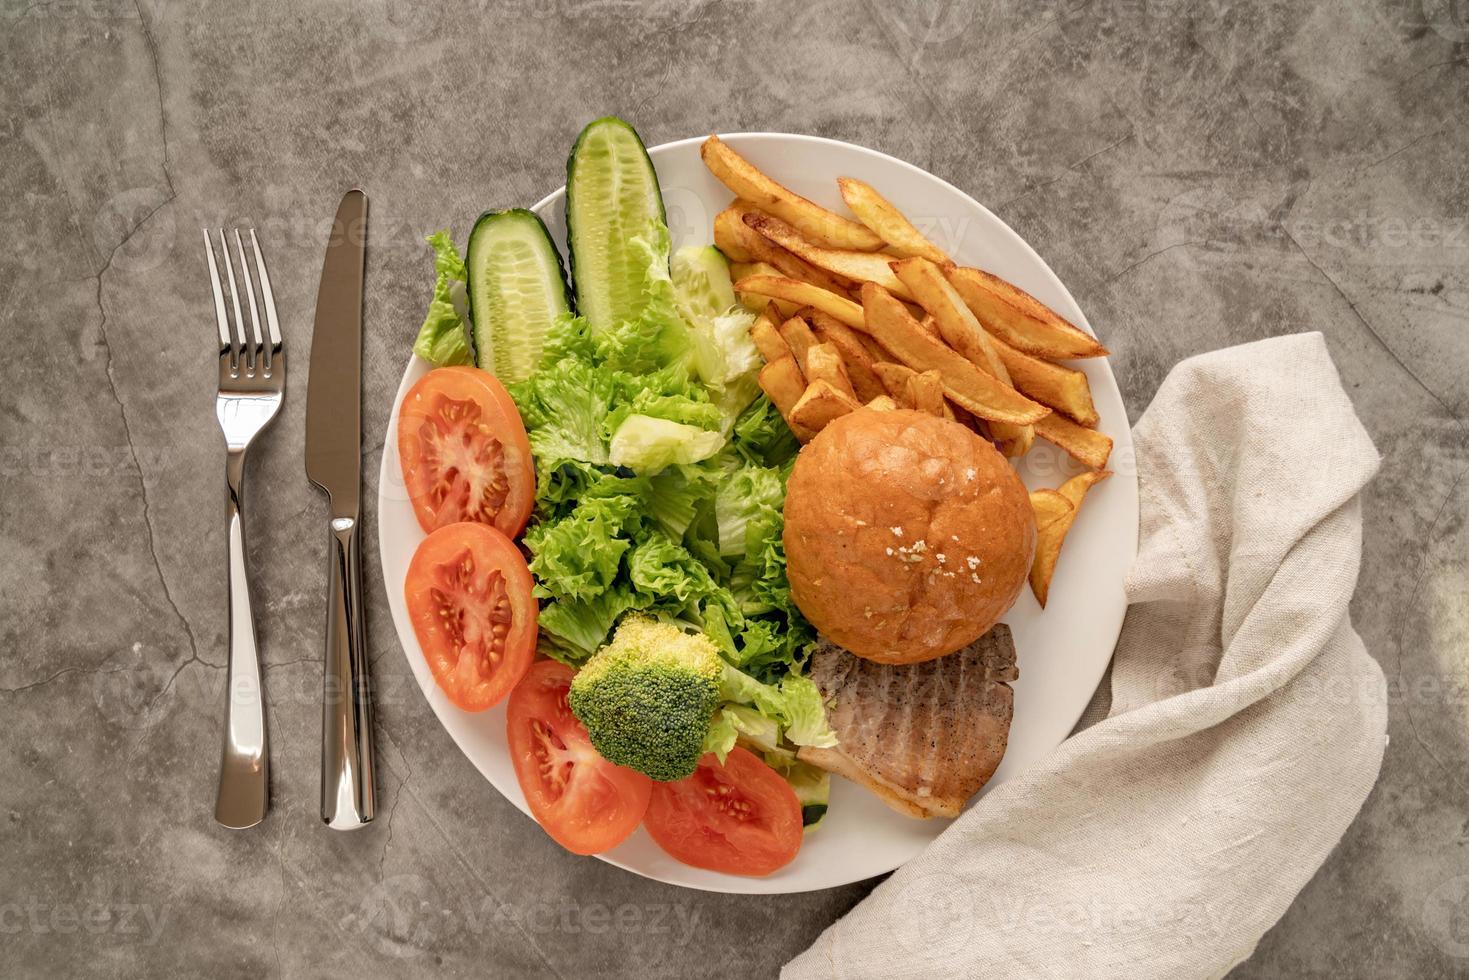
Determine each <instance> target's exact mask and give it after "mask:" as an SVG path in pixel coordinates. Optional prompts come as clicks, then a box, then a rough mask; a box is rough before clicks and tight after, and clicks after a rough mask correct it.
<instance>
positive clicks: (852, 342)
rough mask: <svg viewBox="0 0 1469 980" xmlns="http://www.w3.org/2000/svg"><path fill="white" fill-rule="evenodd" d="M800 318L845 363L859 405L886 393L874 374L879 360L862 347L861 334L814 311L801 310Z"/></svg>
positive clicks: (807, 308)
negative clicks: (836, 352)
mask: <svg viewBox="0 0 1469 980" xmlns="http://www.w3.org/2000/svg"><path fill="white" fill-rule="evenodd" d="M801 316H803V317H804V318H805V319H806V322H807V323H810V324H811V329H812V331H813V332H814V333H815V334H816V339H817V340H819V341H821V342H822V343H823V344H831V345H832V346H833V347H835V348H836V349H837V351H838V353H840V354H841V355H842V363H843V365H845V367H846V369H847V377H848V378H849V379H850V380H851V382H852V388H853V390H855V391H856V393H857V400H858V401H860V402H864V403H865V402H870V401H872V399H874V398H876V397H877V396H879V395H883V394H886V393H887V388H886V387H884V386H883V383H882V381H881V379H879V378H878V376H877V375H876V374H874V373H873V370H872V365H873V364H875V363H877V359H876V358H874V357H873V356H872V352H871V351H869V350H868V349H867V347H866V345H864V344H863V343H862V341H863V339H864V337H863V335H862V334H859V333H858V332H857V331H855V330H853V329H852V328H851V327H849V326H847V325H846V324H845V323H843V322H841V321H840V320H838V319H836V318H835V317H832V316H827V315H826V314H825V313H823V312H821V311H820V310H818V309H816V308H815V307H811V306H807V307H804V308H802V310H801Z"/></svg>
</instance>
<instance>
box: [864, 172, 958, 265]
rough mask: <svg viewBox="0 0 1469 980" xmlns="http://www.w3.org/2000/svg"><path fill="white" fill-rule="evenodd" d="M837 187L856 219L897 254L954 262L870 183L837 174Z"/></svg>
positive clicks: (946, 262)
mask: <svg viewBox="0 0 1469 980" xmlns="http://www.w3.org/2000/svg"><path fill="white" fill-rule="evenodd" d="M837 188H838V189H839V190H840V191H841V192H842V200H843V201H845V202H846V203H847V207H849V208H851V209H852V213H853V214H855V215H856V216H857V220H858V221H860V222H862V223H863V224H864V225H866V226H867V227H868V228H871V229H872V230H873V231H874V232H876V233H877V237H879V238H881V239H882V240H883V241H884V242H887V245H888V248H889V249H890V250H892V251H893V252H895V253H896V254H898V255H902V256H905V257H906V256H912V255H920V256H922V257H923V258H925V259H928V260H929V261H930V262H937V263H938V264H939V265H946V266H947V265H953V264H954V263H953V262H952V261H950V259H949V257H948V256H947V255H945V254H944V250H943V249H941V248H939V247H938V246H937V245H935V244H934V243H933V242H931V241H929V240H928V239H927V238H925V237H923V233H922V232H920V231H919V230H918V229H917V228H915V227H914V226H913V222H911V221H909V220H908V218H907V217H906V216H905V215H904V214H903V212H901V211H899V210H898V209H897V208H895V207H894V206H893V205H892V203H891V202H889V201H888V199H887V198H885V197H883V196H882V195H881V194H879V193H878V192H877V191H875V190H873V189H872V186H871V185H869V184H865V183H863V182H862V181H860V180H857V179H856V178H855V177H838V178H837Z"/></svg>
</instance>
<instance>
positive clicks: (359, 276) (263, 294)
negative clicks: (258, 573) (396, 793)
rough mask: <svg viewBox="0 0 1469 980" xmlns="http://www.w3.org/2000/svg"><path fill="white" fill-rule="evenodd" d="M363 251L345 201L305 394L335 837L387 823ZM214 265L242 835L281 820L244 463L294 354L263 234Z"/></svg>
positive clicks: (235, 777) (362, 228)
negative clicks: (370, 539)
mask: <svg viewBox="0 0 1469 980" xmlns="http://www.w3.org/2000/svg"><path fill="white" fill-rule="evenodd" d="M247 243H248V248H247ZM216 244H217V254H216ZM366 245H367V195H365V194H363V193H362V191H360V190H352V191H349V192H348V193H347V195H346V196H345V197H343V198H342V202H341V205H340V207H339V208H338V209H337V215H336V221H335V222H334V224H333V226H332V234H331V238H330V239H329V240H328V242H327V249H326V260H325V262H324V264H323V266H322V273H321V286H320V289H319V291H318V293H317V298H316V323H315V327H314V329H313V333H312V342H311V361H310V366H309V369H308V376H307V390H306V475H307V477H308V478H309V479H310V480H311V482H312V483H314V484H315V485H316V486H318V487H320V488H321V489H322V490H324V491H326V493H327V497H328V507H329V519H328V529H329V530H330V533H331V537H330V544H329V547H330V550H331V568H330V579H329V584H328V595H327V621H326V661H325V670H324V680H323V690H322V731H321V818H322V820H323V821H324V822H325V823H326V824H327V826H329V827H332V828H334V829H338V830H351V829H354V828H357V827H362V826H365V825H366V824H367V823H369V822H370V821H371V820H372V818H373V815H374V813H375V811H376V795H375V790H374V780H373V738H372V703H371V696H370V690H369V685H368V674H367V650H366V645H365V642H364V635H363V618H362V568H361V555H360V553H361V543H362V531H361V516H362V515H361V487H362V447H361V442H362V288H363V274H364V271H365V258H366ZM204 251H205V256H206V258H207V261H208V265H209V278H210V287H211V289H212V292H213V296H214V317H215V322H216V325H217V326H218V334H219V393H218V396H217V397H216V399H215V414H216V416H218V418H219V427H220V430H221V431H222V432H223V433H224V440H225V486H226V490H227V493H226V509H225V513H226V517H227V519H228V522H229V535H228V552H229V554H228V559H229V563H228V580H229V670H228V689H227V696H226V700H225V719H224V748H223V752H222V754H221V759H220V767H219V791H218V795H217V797H216V800H215V806H214V818H215V820H217V821H219V823H221V824H223V825H224V826H226V827H230V828H233V829H244V828H246V827H253V826H255V825H256V824H258V823H260V821H262V820H264V819H265V814H266V811H267V810H268V809H269V807H270V752H269V742H268V739H267V735H266V726H265V701H264V691H263V688H262V683H261V658H260V651H259V648H258V646H257V643H256V637H255V617H254V613H253V611H252V608H251V604H250V583H249V572H248V562H247V555H246V551H245V527H244V518H243V505H244V483H245V454H246V452H247V451H248V450H249V448H250V445H251V443H252V442H253V441H254V439H255V437H256V436H258V435H259V434H260V433H261V432H262V431H263V430H264V429H265V428H266V426H268V425H269V424H270V423H271V421H272V420H273V419H274V418H275V417H276V414H277V413H278V412H279V411H280V408H281V403H282V402H283V401H284V399H285V382H286V353H285V344H284V343H283V342H282V340H281V329H280V321H279V317H278V316H277V314H276V304H275V293H274V291H273V290H272V289H271V284H270V274H269V272H267V271H266V267H265V257H264V255H263V254H262V253H261V250H260V242H259V240H258V238H257V237H256V234H255V232H254V231H253V230H251V231H248V232H246V233H245V234H241V232H240V231H238V230H237V231H235V232H234V233H233V236H232V237H227V236H226V235H225V233H224V230H223V229H218V230H217V232H216V234H215V235H214V236H211V234H210V232H209V230H208V229H205V230H204ZM257 283H258V290H257Z"/></svg>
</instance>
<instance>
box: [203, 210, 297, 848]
mask: <svg viewBox="0 0 1469 980" xmlns="http://www.w3.org/2000/svg"><path fill="white" fill-rule="evenodd" d="M249 236H250V238H249V241H250V252H251V253H252V254H253V256H254V266H255V274H254V275H252V274H251V271H250V266H251V262H250V258H249V257H248V256H247V254H246V249H245V240H244V239H243V238H242V237H241V235H240V232H239V231H238V230H236V231H235V233H234V249H235V254H236V255H238V257H239V272H240V275H239V279H236V276H235V262H234V259H233V258H232V256H231V254H230V240H229V239H228V238H226V237H225V234H224V230H223V229H219V231H218V239H219V252H220V257H221V258H222V259H223V266H224V276H223V278H221V276H220V271H219V269H220V263H217V262H216V261H215V249H214V243H213V241H212V240H211V239H210V235H209V231H208V230H207V229H206V230H205V231H204V251H205V254H206V255H207V256H208V259H209V283H210V286H211V287H213V291H214V318H215V322H216V324H217V326H218V328H219V393H218V395H216V396H215V400H214V414H215V415H216V417H218V419H219V428H220V430H221V431H222V432H223V433H224V441H225V466H224V473H225V487H226V491H227V492H226V496H225V515H226V517H227V519H228V521H229V566H228V567H229V670H228V687H227V689H226V699H225V715H224V749H223V752H222V754H221V757H220V763H219V792H218V795H217V796H216V798H215V804H214V819H215V820H218V821H219V822H220V823H221V824H223V825H224V826H226V827H231V828H235V829H243V828H245V827H253V826H255V825H256V824H258V823H259V822H260V821H261V820H264V819H265V812H266V810H267V809H268V808H269V805H270V800H269V798H270V753H269V752H268V747H267V739H266V732H265V701H264V698H263V692H262V689H261V679H260V652H259V650H258V648H257V647H256V643H255V615H254V612H253V610H252V609H251V606H250V579H249V566H248V562H247V558H246V552H245V524H244V519H243V506H244V487H245V454H246V452H247V451H248V450H249V449H250V444H251V443H252V442H253V441H254V439H255V437H256V436H258V435H259V434H260V433H261V432H262V431H263V430H264V429H265V427H266V426H268V425H270V423H271V421H272V420H273V419H274V418H275V416H276V413H278V412H279V411H280V407H281V402H282V401H284V400H285V388H286V351H285V344H283V343H282V342H281V329H280V322H279V320H278V319H277V317H276V310H275V294H274V293H273V292H272V290H271V288H270V274H269V273H268V272H267V271H266V268H265V259H264V256H263V255H262V254H261V252H260V242H259V240H258V239H257V238H256V237H255V232H254V230H253V229H252V230H251V231H250V233H249ZM257 278H258V279H259V283H260V297H259V302H258V303H257V300H256V286H255V281H256V279H257ZM240 283H243V290H242V289H241V288H240ZM226 293H227V294H228V304H226ZM242 301H243V304H242ZM242 309H243V310H244V311H248V313H249V327H248V329H247V328H246V318H245V317H244V316H242V315H241V313H242ZM262 310H263V312H264V325H263V327H262V323H261V312H262Z"/></svg>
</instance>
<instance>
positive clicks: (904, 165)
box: [374, 131, 1140, 894]
mask: <svg viewBox="0 0 1469 980" xmlns="http://www.w3.org/2000/svg"><path fill="white" fill-rule="evenodd" d="M717 135H718V136H719V138H720V139H721V140H726V141H731V142H744V141H760V140H781V141H794V142H800V143H809V144H817V145H826V146H835V147H841V148H842V149H843V150H844V151H856V152H857V153H859V154H863V155H866V156H870V157H872V158H875V159H878V160H881V161H883V162H884V163H886V164H890V165H897V167H898V168H900V169H902V170H905V171H908V172H909V173H910V174H912V175H915V176H917V177H918V178H920V179H923V180H927V181H932V182H935V183H937V184H938V185H939V186H941V187H942V188H943V189H945V190H946V191H948V192H949V193H952V194H955V195H957V196H958V197H959V198H960V199H962V200H963V201H964V202H965V203H967V204H968V205H969V206H970V207H973V208H975V209H977V210H978V211H980V212H982V213H983V214H984V215H986V216H988V217H989V218H990V219H992V220H993V222H994V225H995V226H997V227H998V228H999V229H1001V230H1002V231H1003V234H1004V236H1005V238H1006V239H1007V244H1008V245H1009V246H1010V247H1013V248H1018V249H1020V250H1021V251H1022V252H1023V253H1024V254H1025V255H1026V256H1028V257H1029V258H1030V259H1031V260H1032V261H1033V262H1034V264H1035V265H1036V266H1037V267H1038V268H1039V270H1040V271H1041V274H1042V275H1043V277H1044V278H1045V279H1047V280H1048V281H1049V284H1050V285H1051V286H1052V287H1053V288H1055V289H1058V290H1059V291H1060V293H1061V295H1063V296H1064V297H1065V298H1066V299H1067V300H1068V301H1069V302H1070V304H1071V306H1072V308H1073V309H1075V310H1076V311H1077V312H1078V313H1080V322H1079V323H1078V326H1080V327H1081V328H1082V329H1084V330H1085V331H1086V332H1087V333H1088V334H1090V335H1091V336H1093V337H1096V336H1097V334H1096V331H1095V330H1093V329H1092V327H1091V323H1090V320H1089V319H1088V318H1087V317H1086V314H1085V311H1083V310H1082V309H1081V304H1080V303H1078V302H1077V301H1076V298H1075V297H1074V296H1073V295H1072V294H1071V290H1070V289H1068V288H1067V286H1066V284H1065V282H1063V281H1062V280H1061V278H1060V276H1058V275H1057V274H1056V271H1055V270H1054V269H1052V268H1051V266H1050V263H1048V262H1047V261H1046V260H1045V259H1044V258H1043V257H1042V256H1041V255H1040V253H1039V252H1037V251H1036V250H1035V248H1034V247H1033V246H1031V244H1030V243H1029V242H1028V241H1026V240H1025V239H1024V238H1023V237H1022V236H1021V235H1020V233H1019V232H1017V231H1015V229H1013V228H1011V227H1010V225H1009V224H1008V223H1007V222H1006V221H1004V219H1002V218H1000V217H999V216H998V215H997V214H995V213H994V212H993V211H991V210H990V209H989V208H987V207H985V205H983V204H982V203H980V202H979V201H978V200H976V199H975V198H974V197H973V196H971V195H970V194H968V193H967V192H966V191H964V190H963V189H961V188H959V187H957V186H955V185H954V184H953V183H951V182H950V181H948V180H946V179H944V178H943V177H940V176H938V175H937V174H934V173H931V172H930V171H927V170H924V169H923V168H922V167H919V166H917V165H916V164H913V163H910V162H908V161H907V160H903V159H901V158H899V157H895V156H892V155H891V154H888V153H884V152H883V151H881V150H875V149H873V148H871V147H868V146H863V145H861V144H859V143H851V142H847V141H845V140H839V139H834V138H831V137H827V136H815V135H811V134H807V133H786V132H777V131H748V132H721V133H718V134H717ZM707 138H708V135H707V134H706V135H703V136H689V137H684V138H681V139H677V140H670V141H667V142H663V143H659V144H657V145H655V146H650V147H647V153H648V155H649V157H650V158H652V157H653V155H654V154H655V153H663V152H670V151H674V150H677V149H680V148H683V147H686V146H689V145H690V144H697V143H702V142H703V141H704V140H706V139H707ZM565 192H566V185H565V184H564V183H563V184H562V185H561V186H559V187H557V188H556V189H554V190H552V191H551V192H550V193H548V194H546V195H545V196H543V197H542V198H541V199H540V200H538V201H537V202H536V203H535V204H533V205H531V206H530V209H529V210H531V211H533V212H535V213H537V214H540V213H541V212H542V210H543V209H544V208H546V207H548V206H550V205H552V204H553V203H555V202H556V201H557V199H558V198H562V197H564V195H565ZM1098 339H1100V338H1098ZM1095 360H1096V362H1097V363H1099V364H1100V366H1101V369H1102V370H1104V371H1105V372H1106V374H1107V377H1108V379H1109V380H1110V381H1111V384H1112V387H1113V388H1114V389H1115V390H1116V391H1117V398H1118V402H1119V403H1121V404H1122V408H1123V414H1124V418H1123V425H1122V426H1121V430H1120V431H1121V433H1122V436H1121V438H1120V439H1119V440H1117V442H1118V444H1117V445H1115V446H1114V447H1113V451H1114V459H1115V458H1116V456H1117V455H1118V451H1119V450H1121V451H1122V452H1123V453H1124V454H1126V455H1127V456H1128V457H1130V456H1131V449H1132V432H1131V424H1130V422H1129V421H1128V419H1127V418H1126V403H1125V402H1124V401H1123V399H1122V392H1121V388H1120V386H1118V384H1117V377H1116V374H1115V373H1114V372H1113V370H1112V364H1111V361H1110V360H1109V359H1108V358H1098V359H1095ZM419 365H427V362H425V361H423V360H422V359H421V358H419V357H418V356H417V355H416V354H413V353H412V352H411V350H410V352H409V355H408V361H407V364H406V366H405V367H404V370H403V375H402V377H401V378H400V380H399V383H398V387H397V389H396V391H395V393H394V395H393V403H392V407H391V410H390V412H389V416H388V420H387V425H386V427H385V431H384V434H383V452H382V453H381V460H380V462H379V465H378V490H377V500H376V504H377V512H376V513H375V515H374V518H375V521H376V524H377V545H378V562H379V566H380V568H382V570H383V572H384V580H383V586H384V589H385V591H390V590H391V585H390V584H389V583H388V581H387V575H386V571H387V566H388V560H387V551H388V542H387V540H386V537H385V531H384V524H383V522H382V520H381V514H382V509H383V504H384V502H385V497H384V490H385V488H386V487H387V486H389V482H388V481H389V478H390V473H389V467H390V466H392V465H395V464H396V460H397V452H396V450H395V448H393V447H392V445H391V444H392V443H393V442H394V441H395V434H396V432H395V430H396V424H397V418H398V410H399V406H400V405H401V404H402V400H403V396H404V395H405V394H406V393H407V391H408V389H409V387H410V386H411V383H412V382H411V381H410V377H411V376H412V375H413V374H414V372H415V368H417V367H418V366H419ZM1118 477H1121V478H1122V479H1121V480H1120V481H1118V480H1117V478H1118ZM1108 482H1122V483H1124V484H1126V485H1127V488H1128V490H1129V493H1128V494H1127V503H1128V504H1129V506H1128V510H1129V516H1130V517H1131V524H1132V526H1133V533H1132V534H1131V535H1129V536H1128V541H1129V542H1130V545H1129V548H1128V554H1127V555H1126V556H1125V557H1126V559H1127V562H1126V564H1127V567H1128V568H1129V569H1130V568H1131V567H1132V566H1133V565H1134V564H1135V562H1136V559H1137V536H1138V531H1139V528H1140V523H1139V521H1140V514H1139V491H1138V482H1137V471H1136V467H1125V468H1119V469H1116V470H1114V471H1113V479H1112V480H1109V481H1108ZM400 591H401V589H400ZM388 606H389V617H390V619H391V620H392V622H393V627H394V631H395V633H396V634H397V637H398V645H399V648H400V650H401V651H402V653H403V655H404V657H405V658H406V659H408V661H409V669H410V672H411V673H413V677H414V680H415V682H417V684H418V686H419V690H420V694H422V695H423V697H424V700H425V701H426V702H427V703H428V706H429V708H430V709H431V710H432V711H433V713H434V717H435V720H436V721H438V723H439V725H440V726H441V727H442V728H443V729H444V733H445V734H446V735H448V737H449V739H450V741H452V742H453V743H454V746H455V747H456V748H457V749H459V751H460V752H461V753H463V755H464V757H465V758H466V760H467V761H468V762H469V763H470V765H471V766H473V767H474V768H475V770H476V771H478V772H479V773H480V776H481V778H483V779H484V781H485V782H486V783H488V784H489V785H490V787H491V788H492V789H494V790H495V792H497V793H500V795H501V796H502V797H503V798H504V799H506V800H507V801H508V802H509V803H510V804H511V805H513V806H515V807H516V808H517V809H518V810H520V811H521V812H522V813H524V814H525V815H526V816H527V817H529V818H530V819H531V820H533V821H534V819H535V818H534V816H532V815H531V814H530V812H529V810H528V809H527V808H526V807H525V805H524V804H523V803H522V802H521V801H518V800H516V799H514V798H512V797H511V796H509V795H507V794H505V793H504V792H502V791H501V789H500V787H499V786H498V785H496V783H495V781H494V780H493V779H491V778H490V776H489V775H488V774H487V773H486V772H485V771H484V770H482V769H481V768H480V766H479V764H478V763H477V762H476V761H475V759H474V757H473V756H471V755H470V754H469V751H468V750H467V749H466V748H465V746H464V745H462V744H461V743H460V740H459V739H458V738H457V737H456V736H455V735H454V733H453V732H452V731H451V730H450V729H449V726H448V725H446V724H445V722H444V719H443V717H442V714H443V710H444V709H445V707H447V705H445V706H441V705H440V704H439V703H437V702H436V700H435V699H434V698H433V697H432V696H431V692H430V691H429V690H428V689H427V688H426V687H425V685H424V682H423V680H422V679H420V678H419V677H418V674H417V672H416V671H415V670H414V664H413V662H412V654H411V653H410V648H409V641H410V640H412V642H413V645H414V647H416V646H417V640H416V637H414V636H413V631H412V624H411V623H409V622H406V617H402V618H400V616H399V615H398V613H397V609H396V604H395V603H393V602H392V599H391V595H389V602H388ZM1126 610H1127V603H1126V602H1125V601H1124V602H1123V604H1122V606H1121V609H1120V612H1119V613H1118V614H1117V615H1116V616H1115V623H1107V624H1105V626H1106V628H1105V629H1104V630H1102V631H1100V632H1102V633H1104V634H1110V636H1111V644H1110V646H1111V649H1110V650H1109V651H1108V654H1107V656H1106V657H1105V658H1099V659H1098V662H1097V664H1098V665H1097V666H1096V667H1095V669H1094V670H1091V671H1088V674H1094V675H1095V676H1087V677H1085V678H1084V680H1085V683H1086V686H1087V687H1088V689H1089V690H1090V692H1091V693H1090V694H1089V695H1088V697H1087V699H1086V701H1084V702H1082V703H1081V705H1080V707H1079V708H1078V709H1077V710H1076V712H1075V714H1074V717H1071V718H1070V719H1069V725H1068V732H1069V731H1074V730H1075V727H1076V724H1077V722H1079V721H1080V720H1081V718H1082V716H1083V715H1084V714H1085V712H1086V709H1087V707H1088V705H1089V704H1090V703H1091V702H1092V701H1093V700H1094V699H1095V697H1096V692H1097V689H1098V687H1099V686H1100V684H1101V682H1102V680H1103V678H1104V677H1105V676H1106V672H1107V668H1108V667H1109V666H1110V664H1111V662H1112V658H1113V656H1114V655H1115V653H1116V646H1117V641H1118V639H1119V638H1120V636H1121V629H1122V621H1123V619H1124V617H1125V615H1126ZM430 683H432V680H431V679H430ZM1069 737H1070V734H1068V735H1066V736H1064V737H1063V738H1062V740H1061V741H1062V742H1064V741H1065V740H1066V739H1067V738H1069ZM1057 744H1058V746H1059V744H1061V743H1057ZM1050 751H1052V752H1054V751H1055V749H1054V748H1052V749H1051V750H1050ZM1034 764H1035V763H1032V765H1034ZM966 809H967V808H966ZM946 829H947V828H946ZM592 856H593V857H596V858H598V859H599V860H601V861H603V862H605V863H607V864H610V865H612V866H614V867H617V868H620V869H622V870H624V871H627V872H629V873H631V874H635V875H637V876H638V877H641V878H646V879H649V880H653V881H658V882H660V883H662V884H667V885H672V886H675V887H679V888H691V889H694V890H698V891H708V892H715V893H723V894H800V893H804V892H811V891H823V890H826V889H829V888H839V887H842V886H843V885H845V884H853V883H855V882H858V881H867V880H871V879H872V878H875V877H877V876H878V875H881V874H886V873H888V872H891V871H893V870H896V868H898V867H901V866H902V864H903V863H904V862H901V861H900V862H899V863H898V864H895V865H893V866H892V867H890V868H887V869H885V870H883V871H877V872H873V873H872V874H870V875H866V876H864V877H861V878H854V879H849V880H847V881H843V882H832V883H829V884H810V885H795V886H794V887H792V886H791V884H790V883H787V882H780V884H781V885H783V886H784V887H778V888H761V887H759V886H760V885H761V884H762V883H767V882H769V883H776V882H775V880H774V879H770V878H743V877H740V876H736V875H725V874H719V875H717V877H715V878H714V879H713V880H711V881H707V882H703V881H701V882H689V881H674V880H671V879H669V878H665V877H662V876H660V875H657V874H652V873H649V872H648V871H645V870H642V869H639V868H635V867H632V866H631V865H630V864H628V863H627V862H625V861H621V860H619V859H617V858H615V857H612V856H611V855H610V854H596V855H592ZM909 860H911V858H910V859H909Z"/></svg>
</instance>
